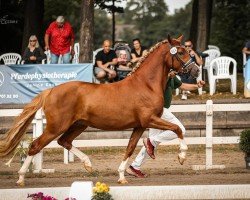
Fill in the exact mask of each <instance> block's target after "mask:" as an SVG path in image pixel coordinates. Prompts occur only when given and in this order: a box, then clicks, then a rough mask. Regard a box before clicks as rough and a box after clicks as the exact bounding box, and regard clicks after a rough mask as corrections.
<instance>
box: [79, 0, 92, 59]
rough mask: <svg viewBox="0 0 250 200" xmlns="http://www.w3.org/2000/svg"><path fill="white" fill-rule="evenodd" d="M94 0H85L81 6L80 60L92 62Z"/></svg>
mask: <svg viewBox="0 0 250 200" xmlns="http://www.w3.org/2000/svg"><path fill="white" fill-rule="evenodd" d="M93 25H94V0H88V1H86V0H83V1H82V7H81V29H80V56H79V59H80V62H91V60H92V52H93V34H94V30H93V27H94V26H93Z"/></svg>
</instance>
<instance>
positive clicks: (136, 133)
mask: <svg viewBox="0 0 250 200" xmlns="http://www.w3.org/2000/svg"><path fill="white" fill-rule="evenodd" d="M144 131H145V128H134V130H133V133H132V135H131V137H130V140H129V143H128V146H127V149H126V153H125V155H124V158H123V161H122V163H121V164H120V166H119V168H118V172H119V180H118V183H121V184H125V183H128V182H127V180H126V179H125V176H124V171H125V169H126V166H127V163H128V160H129V158H130V156H131V155H132V154H133V152H134V150H135V147H136V145H137V143H138V141H139V139H140V138H141V136H142V134H143V132H144Z"/></svg>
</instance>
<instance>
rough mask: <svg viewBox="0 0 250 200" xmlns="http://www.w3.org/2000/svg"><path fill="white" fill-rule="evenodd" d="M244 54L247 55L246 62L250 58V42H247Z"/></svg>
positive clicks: (243, 50)
mask: <svg viewBox="0 0 250 200" xmlns="http://www.w3.org/2000/svg"><path fill="white" fill-rule="evenodd" d="M242 53H245V54H246V60H248V58H250V40H248V41H247V42H246V44H245V47H244V48H243V49H242Z"/></svg>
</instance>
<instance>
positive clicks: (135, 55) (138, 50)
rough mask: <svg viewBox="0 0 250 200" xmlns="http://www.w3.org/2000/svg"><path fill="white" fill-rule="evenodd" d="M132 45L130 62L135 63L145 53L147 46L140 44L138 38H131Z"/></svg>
mask: <svg viewBox="0 0 250 200" xmlns="http://www.w3.org/2000/svg"><path fill="white" fill-rule="evenodd" d="M133 45H134V48H133V49H132V50H131V56H132V60H131V62H132V63H136V62H138V61H139V60H140V59H141V58H142V57H143V56H144V55H145V54H146V53H147V48H146V47H144V46H141V41H140V39H138V38H136V39H133Z"/></svg>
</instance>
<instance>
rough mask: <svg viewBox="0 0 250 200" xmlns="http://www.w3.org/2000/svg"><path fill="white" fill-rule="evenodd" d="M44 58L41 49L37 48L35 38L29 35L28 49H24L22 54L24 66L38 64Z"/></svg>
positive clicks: (37, 43) (37, 44)
mask: <svg viewBox="0 0 250 200" xmlns="http://www.w3.org/2000/svg"><path fill="white" fill-rule="evenodd" d="M45 58H46V56H45V54H44V52H43V50H42V48H41V47H40V46H39V42H38V40H37V37H36V36H35V35H31V36H30V38H29V44H28V47H26V49H25V51H24V54H23V60H24V64H40V63H42V60H43V59H45Z"/></svg>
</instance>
